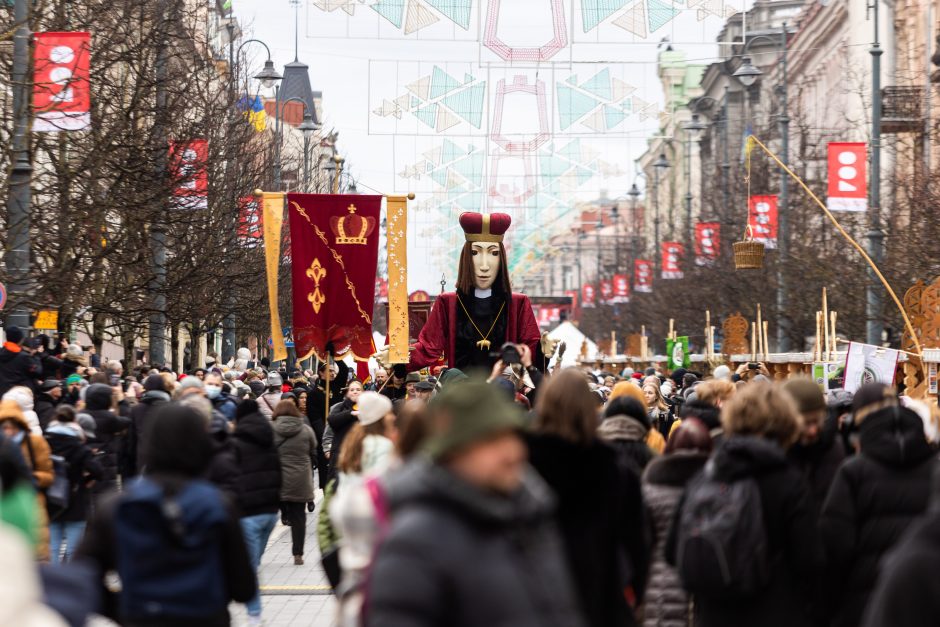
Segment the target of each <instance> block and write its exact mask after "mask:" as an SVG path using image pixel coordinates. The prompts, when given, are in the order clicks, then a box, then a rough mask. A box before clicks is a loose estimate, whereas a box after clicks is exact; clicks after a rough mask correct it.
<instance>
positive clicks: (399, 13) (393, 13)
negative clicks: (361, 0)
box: [369, 0, 405, 28]
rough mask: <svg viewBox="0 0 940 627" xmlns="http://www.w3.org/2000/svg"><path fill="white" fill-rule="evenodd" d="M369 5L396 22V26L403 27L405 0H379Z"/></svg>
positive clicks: (390, 20) (393, 22)
mask: <svg viewBox="0 0 940 627" xmlns="http://www.w3.org/2000/svg"><path fill="white" fill-rule="evenodd" d="M369 7H370V8H371V9H372V10H373V11H375V12H376V13H378V14H379V15H381V16H382V17H384V18H385V19H387V20H388V21H389V22H391V23H392V24H394V25H395V28H401V21H402V18H403V17H404V16H405V0H378V1H377V2H376V3H375V4H371V5H369Z"/></svg>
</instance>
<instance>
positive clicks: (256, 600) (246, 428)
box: [231, 400, 281, 624]
mask: <svg viewBox="0 0 940 627" xmlns="http://www.w3.org/2000/svg"><path fill="white" fill-rule="evenodd" d="M231 441H232V443H233V447H234V449H235V462H236V465H237V467H238V479H237V481H236V486H237V489H238V509H239V511H240V512H241V520H240V523H241V527H242V533H243V534H244V535H245V542H246V543H247V544H248V554H249V556H250V557H251V565H252V567H253V568H254V569H255V573H256V574H257V572H258V565H259V564H261V556H262V555H263V554H264V549H265V546H267V543H268V537H270V535H271V531H273V530H274V527H275V525H277V513H278V507H279V504H280V490H281V462H280V459H279V457H278V452H277V449H276V448H275V446H274V429H272V427H271V422H270V421H269V420H268V419H267V418H265V417H264V416H262V415H261V412H260V411H258V403H257V402H256V401H254V400H247V401H244V402H243V403H242V404H241V405H239V406H238V408H237V409H236V411H235V432H234V433H233V434H232V437H231ZM245 605H246V609H247V611H248V621H249V624H261V597H260V596H259V594H258V593H256V594H255V596H254V597H252V599H251V600H250V601H248V603H246V604H245Z"/></svg>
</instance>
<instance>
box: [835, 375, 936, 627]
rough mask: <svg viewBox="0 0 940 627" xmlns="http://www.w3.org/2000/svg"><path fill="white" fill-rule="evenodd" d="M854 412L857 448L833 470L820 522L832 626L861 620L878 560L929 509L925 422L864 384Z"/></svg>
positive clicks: (931, 457) (887, 391)
mask: <svg viewBox="0 0 940 627" xmlns="http://www.w3.org/2000/svg"><path fill="white" fill-rule="evenodd" d="M852 410H853V424H854V425H855V427H856V428H857V430H858V436H859V444H860V447H861V450H860V451H859V454H858V455H856V456H854V457H852V458H851V459H849V460H848V461H846V462H845V464H844V465H843V466H842V467H841V468H839V471H838V472H837V473H836V476H835V479H834V480H833V483H832V488H831V489H830V490H829V496H828V498H827V499H826V503H825V505H824V506H823V510H822V515H821V516H820V520H819V527H820V531H821V533H822V540H823V546H824V548H825V551H826V562H827V573H826V577H825V581H826V583H827V585H829V586H831V588H830V589H828V590H826V592H825V598H826V600H827V602H828V603H829V604H830V610H831V615H832V618H833V622H832V624H833V625H834V626H835V627H849V626H855V625H858V624H859V623H860V622H861V620H862V616H863V615H864V612H865V607H866V604H867V602H868V600H869V598H870V597H871V594H872V592H873V591H874V589H875V585H876V583H877V581H878V565H879V563H880V562H881V560H882V558H883V557H884V556H885V554H887V553H888V551H890V550H891V548H892V547H894V546H895V545H896V544H897V543H898V542H899V541H900V540H901V538H903V537H904V536H905V534H906V532H907V530H908V527H909V526H910V525H911V523H913V522H914V521H915V520H916V519H917V518H918V517H920V516H922V515H923V514H924V512H925V511H926V509H927V499H928V496H929V494H930V477H931V473H932V472H933V470H934V468H935V467H936V462H935V459H936V452H935V451H934V450H933V449H932V448H931V447H930V445H929V444H928V443H927V438H926V437H925V436H924V424H923V422H922V421H921V419H920V417H919V416H918V415H917V414H916V413H914V412H913V411H911V410H909V409H907V408H905V407H901V406H900V404H899V402H898V399H897V397H896V396H895V395H894V391H893V390H892V389H891V388H889V387H887V386H884V385H881V384H878V383H874V384H867V385H864V386H862V387H861V388H860V389H859V390H858V392H857V393H856V394H855V399H854V401H853V405H852Z"/></svg>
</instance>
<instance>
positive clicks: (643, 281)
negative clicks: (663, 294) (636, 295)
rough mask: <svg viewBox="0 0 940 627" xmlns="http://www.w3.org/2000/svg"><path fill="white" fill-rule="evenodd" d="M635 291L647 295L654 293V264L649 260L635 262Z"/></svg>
mask: <svg viewBox="0 0 940 627" xmlns="http://www.w3.org/2000/svg"><path fill="white" fill-rule="evenodd" d="M633 291H635V292H640V293H645V294H649V293H650V292H652V291H653V262H652V261H650V260H649V259H637V260H636V261H634V262H633Z"/></svg>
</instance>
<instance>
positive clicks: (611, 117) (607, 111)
mask: <svg viewBox="0 0 940 627" xmlns="http://www.w3.org/2000/svg"><path fill="white" fill-rule="evenodd" d="M604 117H605V119H606V122H607V130H610V129H612V128H615V127H616V126H617V125H618V124H620V123H621V122H623V121H624V120H625V119H626V117H627V114H626V113H625V112H624V110H623V109H618V108H616V107H612V106H610V105H604Z"/></svg>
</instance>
